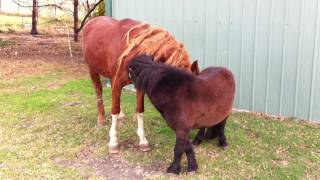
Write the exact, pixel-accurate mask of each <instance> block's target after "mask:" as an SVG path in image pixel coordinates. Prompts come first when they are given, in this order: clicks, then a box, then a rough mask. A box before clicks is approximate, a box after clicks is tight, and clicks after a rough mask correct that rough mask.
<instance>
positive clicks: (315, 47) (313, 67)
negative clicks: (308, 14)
mask: <svg viewBox="0 0 320 180" xmlns="http://www.w3.org/2000/svg"><path fill="white" fill-rule="evenodd" d="M319 4H320V3H319V1H317V12H316V13H317V14H316V22H315V38H314V47H313V59H312V61H313V62H312V73H311V74H312V77H311V88H310V101H309V102H310V105H309V114H308V119H309V120H312V112H313V101H314V100H313V99H314V98H313V93H314V79H315V67H316V58H317V56H318V53H317V49H318V36H319V33H318V30H319Z"/></svg>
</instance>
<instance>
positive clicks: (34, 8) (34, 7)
mask: <svg viewBox="0 0 320 180" xmlns="http://www.w3.org/2000/svg"><path fill="white" fill-rule="evenodd" d="M37 17H38V0H33V2H32V28H31V34H32V35H37V34H38V30H37Z"/></svg>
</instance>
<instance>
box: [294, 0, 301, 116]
mask: <svg viewBox="0 0 320 180" xmlns="http://www.w3.org/2000/svg"><path fill="white" fill-rule="evenodd" d="M303 8H304V0H300V20H299V39H298V50H297V57H298V59H297V68H296V74H297V75H296V82H295V83H296V84H295V92H294V111H293V116H294V117H296V116H297V109H298V90H299V79H300V64H301V56H302V55H301V48H302V35H301V32H302V25H303Z"/></svg>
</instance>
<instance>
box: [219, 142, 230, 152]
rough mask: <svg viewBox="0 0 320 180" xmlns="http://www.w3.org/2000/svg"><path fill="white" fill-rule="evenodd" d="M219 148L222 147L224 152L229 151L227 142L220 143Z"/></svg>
mask: <svg viewBox="0 0 320 180" xmlns="http://www.w3.org/2000/svg"><path fill="white" fill-rule="evenodd" d="M219 146H220V147H221V148H222V149H223V150H226V149H228V147H229V144H228V143H226V142H224V143H219Z"/></svg>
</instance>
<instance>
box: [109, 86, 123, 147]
mask: <svg viewBox="0 0 320 180" xmlns="http://www.w3.org/2000/svg"><path fill="white" fill-rule="evenodd" d="M120 96H121V86H120V85H118V84H115V85H113V86H112V107H111V119H112V124H111V127H110V130H109V137H110V139H109V144H108V145H109V153H118V152H119V151H120V147H119V143H118V137H117V121H118V118H119V113H120Z"/></svg>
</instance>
